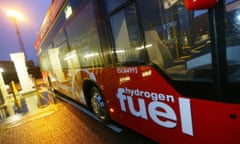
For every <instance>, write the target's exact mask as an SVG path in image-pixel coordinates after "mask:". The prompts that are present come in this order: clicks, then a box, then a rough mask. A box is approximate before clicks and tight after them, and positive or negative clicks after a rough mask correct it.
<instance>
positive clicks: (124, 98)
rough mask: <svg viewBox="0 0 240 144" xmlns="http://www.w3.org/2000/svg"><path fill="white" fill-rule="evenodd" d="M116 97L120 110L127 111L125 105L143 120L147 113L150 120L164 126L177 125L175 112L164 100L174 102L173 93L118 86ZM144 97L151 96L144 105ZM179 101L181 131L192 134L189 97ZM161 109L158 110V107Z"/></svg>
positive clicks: (171, 126) (146, 117) (173, 126)
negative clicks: (134, 100) (135, 99)
mask: <svg viewBox="0 0 240 144" xmlns="http://www.w3.org/2000/svg"><path fill="white" fill-rule="evenodd" d="M116 96H117V98H118V100H119V103H120V107H121V111H123V112H127V107H126V105H128V107H129V110H128V111H129V112H130V113H131V114H132V115H133V116H135V117H139V118H142V119H145V120H148V119H149V117H148V115H147V113H148V114H149V116H150V118H151V120H152V121H153V122H154V123H156V124H158V125H160V126H162V127H165V128H175V127H176V126H177V120H178V119H177V116H176V112H175V111H174V109H173V108H172V107H170V106H169V105H168V104H166V103H164V102H171V103H174V102H175V100H174V96H173V95H164V94H162V93H156V92H150V91H143V90H139V89H130V88H126V87H125V88H118V92H117V95H116ZM134 96H135V97H137V99H138V105H139V110H138V111H137V110H135V108H134V105H136V104H134V102H133V97H134ZM143 97H145V98H151V100H152V101H151V102H150V103H149V104H148V105H146V102H145V99H143ZM158 100H159V101H158ZM178 102H179V113H180V120H181V121H180V123H181V127H182V132H183V133H184V134H187V135H190V136H193V126H192V114H191V105H190V99H188V98H178ZM159 108H160V109H163V110H164V112H163V111H159V110H158V109H159ZM159 117H162V118H165V119H166V120H164V121H163V120H161V119H159Z"/></svg>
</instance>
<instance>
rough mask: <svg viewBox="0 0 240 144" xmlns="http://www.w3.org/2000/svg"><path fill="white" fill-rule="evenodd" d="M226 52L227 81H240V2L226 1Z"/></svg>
mask: <svg viewBox="0 0 240 144" xmlns="http://www.w3.org/2000/svg"><path fill="white" fill-rule="evenodd" d="M225 16H226V28H225V32H226V33H225V35H226V45H227V47H226V52H227V62H228V74H229V79H230V80H231V81H232V80H235V81H239V80H240V56H239V54H240V41H239V39H240V1H239V0H227V1H226V13H225Z"/></svg>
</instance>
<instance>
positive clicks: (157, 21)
mask: <svg viewBox="0 0 240 144" xmlns="http://www.w3.org/2000/svg"><path fill="white" fill-rule="evenodd" d="M140 8H141V17H142V23H143V27H144V33H145V38H146V46H145V47H146V49H147V53H148V56H149V58H150V60H151V61H152V62H154V63H155V64H157V65H158V66H159V67H160V68H162V69H163V71H165V72H166V73H167V74H169V76H171V77H172V78H173V79H184V80H196V79H198V80H211V79H212V61H211V52H210V43H211V41H210V35H209V20H208V11H206V10H205V11H187V10H186V9H185V7H184V3H183V1H182V0H178V1H174V2H173V3H171V5H169V4H166V3H165V1H160V0H156V1H149V0H140Z"/></svg>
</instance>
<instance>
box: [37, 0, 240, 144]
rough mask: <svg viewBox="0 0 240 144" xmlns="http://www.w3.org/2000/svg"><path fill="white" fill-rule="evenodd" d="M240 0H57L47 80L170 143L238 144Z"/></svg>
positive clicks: (48, 27) (45, 34) (44, 64)
mask: <svg viewBox="0 0 240 144" xmlns="http://www.w3.org/2000/svg"><path fill="white" fill-rule="evenodd" d="M239 6H240V1H238V0H226V1H224V0H207V1H205V0H185V1H183V0H53V2H52V5H51V6H50V8H49V11H48V12H47V15H46V17H45V19H44V22H43V25H42V27H41V29H40V33H39V36H38V38H37V40H36V43H35V48H36V51H37V55H38V57H39V65H40V67H41V71H42V75H43V77H44V79H45V80H46V82H48V83H49V85H50V86H51V87H52V88H53V89H54V90H55V91H57V92H59V93H62V94H64V95H65V96H66V97H68V98H70V99H72V100H74V101H76V102H77V103H79V104H81V105H83V106H84V107H85V108H86V109H89V110H91V111H92V112H93V113H94V114H95V115H96V116H97V117H98V118H99V120H100V121H102V122H104V123H107V122H109V121H114V122H116V123H118V124H120V125H123V126H126V127H128V128H130V129H132V130H134V131H136V132H138V133H140V134H141V135H144V136H146V137H148V138H150V139H152V140H154V141H156V142H158V143H163V144H167V143H169V144H185V143H194V144H198V143H199V144H203V143H218V144H225V143H229V144H239V143H240V139H239V133H240V117H239V116H240V94H239V88H240V40H239V39H240V7H239Z"/></svg>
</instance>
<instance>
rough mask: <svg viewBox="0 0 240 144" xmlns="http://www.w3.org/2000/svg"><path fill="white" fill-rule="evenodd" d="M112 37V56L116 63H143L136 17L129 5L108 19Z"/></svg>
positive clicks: (134, 9)
mask: <svg viewBox="0 0 240 144" xmlns="http://www.w3.org/2000/svg"><path fill="white" fill-rule="evenodd" d="M110 22H111V28H112V34H113V37H114V45H115V48H114V51H113V52H114V54H115V55H116V57H117V62H118V63H125V64H127V63H131V62H140V63H141V62H144V51H143V48H144V47H143V44H142V39H141V35H140V30H139V25H138V21H137V16H136V8H135V6H134V5H131V6H129V7H127V8H125V9H124V10H122V11H120V12H118V13H117V14H116V15H114V16H112V17H111V18H110Z"/></svg>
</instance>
